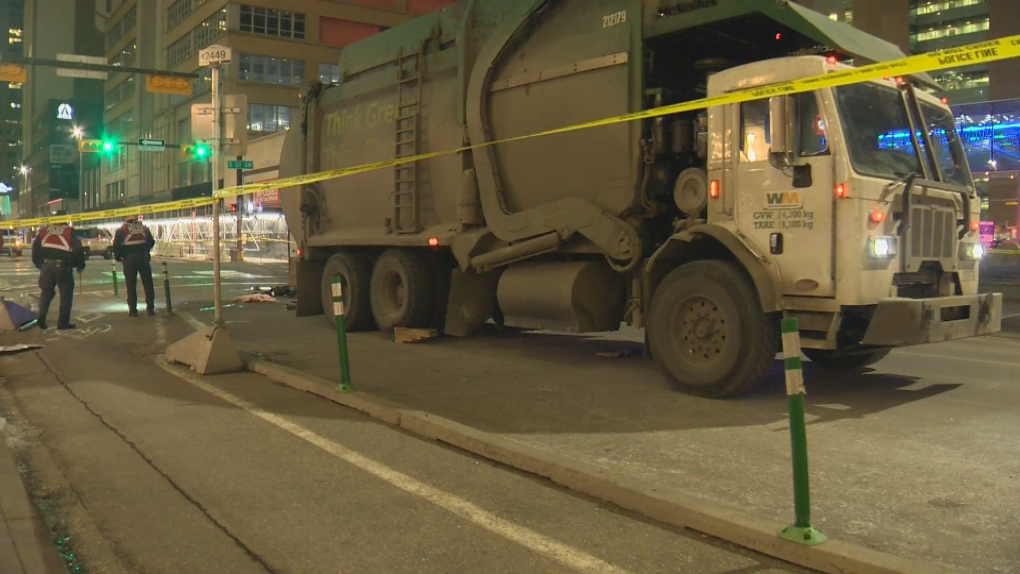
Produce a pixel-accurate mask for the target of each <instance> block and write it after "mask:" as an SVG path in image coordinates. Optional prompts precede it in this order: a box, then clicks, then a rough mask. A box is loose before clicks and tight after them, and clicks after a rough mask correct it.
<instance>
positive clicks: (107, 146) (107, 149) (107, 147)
mask: <svg viewBox="0 0 1020 574" xmlns="http://www.w3.org/2000/svg"><path fill="white" fill-rule="evenodd" d="M103 151H105V152H111V151H113V142H111V141H109V140H107V141H104V142H103Z"/></svg>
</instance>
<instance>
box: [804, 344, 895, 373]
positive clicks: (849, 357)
mask: <svg viewBox="0 0 1020 574" xmlns="http://www.w3.org/2000/svg"><path fill="white" fill-rule="evenodd" d="M890 351H892V349H874V350H871V351H867V352H864V353H852V354H850V353H845V352H840V351H839V350H838V349H837V350H824V349H801V352H802V353H804V356H805V357H807V358H809V359H811V362H812V363H814V364H816V365H818V366H819V367H821V368H823V369H825V370H827V371H853V370H857V369H863V368H864V367H867V366H868V365H874V364H875V363H877V362H879V361H881V360H882V359H884V358H885V356H886V355H888V354H889V352H890Z"/></svg>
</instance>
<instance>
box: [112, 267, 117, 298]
mask: <svg viewBox="0 0 1020 574" xmlns="http://www.w3.org/2000/svg"><path fill="white" fill-rule="evenodd" d="M110 275H111V276H112V277H113V296H114V297H116V296H117V261H116V260H115V259H111V260H110Z"/></svg>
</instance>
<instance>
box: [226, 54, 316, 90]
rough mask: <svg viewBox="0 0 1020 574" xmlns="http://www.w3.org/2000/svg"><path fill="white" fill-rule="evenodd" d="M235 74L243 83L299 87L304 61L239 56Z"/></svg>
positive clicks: (254, 55)
mask: <svg viewBox="0 0 1020 574" xmlns="http://www.w3.org/2000/svg"><path fill="white" fill-rule="evenodd" d="M237 74H238V79H239V80H241V81H244V82H258V83H260V84H280V85H294V86H300V85H302V84H304V80H305V61H304V60H288V59H287V58H274V57H271V56H260V55H257V54H241V55H239V56H238V71H237Z"/></svg>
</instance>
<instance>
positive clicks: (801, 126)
mask: <svg viewBox="0 0 1020 574" xmlns="http://www.w3.org/2000/svg"><path fill="white" fill-rule="evenodd" d="M793 97H794V98H795V105H796V108H797V128H796V129H797V143H796V145H797V148H798V151H797V153H798V154H799V155H801V156H812V155H821V154H824V153H827V152H828V151H829V144H828V140H827V138H826V124H825V118H824V117H823V116H822V112H821V109H820V108H819V107H818V98H817V97H816V96H815V95H814V94H811V93H806V94H798V95H796V96H793ZM770 138H771V131H770V118H769V101H768V100H757V101H754V102H746V103H744V104H741V106H740V161H741V162H756V161H767V160H768V156H769V146H770V145H771V143H772V142H771V141H770Z"/></svg>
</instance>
